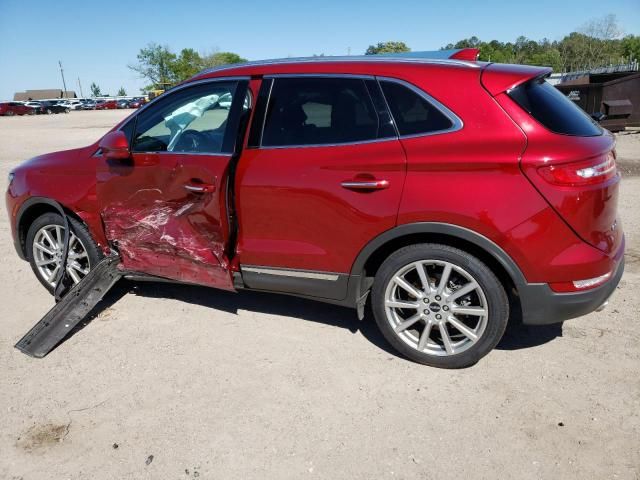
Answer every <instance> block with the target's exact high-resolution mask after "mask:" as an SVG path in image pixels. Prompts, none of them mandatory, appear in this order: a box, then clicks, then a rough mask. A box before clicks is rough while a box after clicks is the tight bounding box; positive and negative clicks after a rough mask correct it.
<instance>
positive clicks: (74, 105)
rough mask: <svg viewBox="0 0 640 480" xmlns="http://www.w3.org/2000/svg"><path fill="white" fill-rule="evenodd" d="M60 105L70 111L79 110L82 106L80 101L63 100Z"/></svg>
mask: <svg viewBox="0 0 640 480" xmlns="http://www.w3.org/2000/svg"><path fill="white" fill-rule="evenodd" d="M58 105H62V106H63V107H66V108H68V109H69V110H78V109H79V108H80V105H81V104H80V101H79V100H62V101H59V102H58Z"/></svg>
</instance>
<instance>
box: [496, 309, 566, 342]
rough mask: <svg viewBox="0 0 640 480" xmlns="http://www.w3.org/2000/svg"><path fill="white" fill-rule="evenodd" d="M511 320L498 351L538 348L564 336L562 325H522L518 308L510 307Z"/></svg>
mask: <svg viewBox="0 0 640 480" xmlns="http://www.w3.org/2000/svg"><path fill="white" fill-rule="evenodd" d="M510 308H511V319H510V320H509V323H508V325H507V329H506V330H505V332H504V335H503V336H502V339H501V340H500V343H498V345H496V349H498V350H521V349H525V348H532V347H537V346H540V345H544V344H545V343H548V342H550V341H552V340H553V339H554V338H557V337H561V336H562V323H552V324H549V325H534V326H532V325H525V324H523V323H522V312H521V310H520V308H519V307H518V306H515V305H513V303H512V304H511V305H510Z"/></svg>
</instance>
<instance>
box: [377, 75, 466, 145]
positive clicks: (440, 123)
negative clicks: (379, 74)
mask: <svg viewBox="0 0 640 480" xmlns="http://www.w3.org/2000/svg"><path fill="white" fill-rule="evenodd" d="M380 85H381V86H382V91H383V92H384V96H385V98H386V99H387V103H388V104H389V109H390V110H391V114H392V115H393V119H394V120H395V122H396V126H397V128H398V133H400V135H420V134H428V133H434V132H439V131H443V130H449V129H451V128H453V126H454V123H453V121H452V120H451V118H449V117H448V116H447V115H445V114H444V113H443V112H442V111H441V110H439V109H438V108H436V107H435V106H434V105H432V104H431V103H430V102H429V101H428V100H427V99H426V98H425V97H424V96H422V95H420V94H419V93H418V92H416V91H414V90H413V89H411V88H409V87H408V86H406V85H403V84H401V83H398V82H392V81H384V80H383V81H381V82H380Z"/></svg>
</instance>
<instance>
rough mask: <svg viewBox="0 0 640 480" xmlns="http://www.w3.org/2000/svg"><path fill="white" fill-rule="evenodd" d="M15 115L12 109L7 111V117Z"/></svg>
mask: <svg viewBox="0 0 640 480" xmlns="http://www.w3.org/2000/svg"><path fill="white" fill-rule="evenodd" d="M14 115H15V113H14V112H12V111H11V110H9V111H8V112H7V113H5V116H7V117H13V116H14Z"/></svg>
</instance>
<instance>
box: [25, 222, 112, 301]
mask: <svg viewBox="0 0 640 480" xmlns="http://www.w3.org/2000/svg"><path fill="white" fill-rule="evenodd" d="M69 225H70V226H71V237H70V238H69V253H68V256H67V274H68V275H69V277H70V278H71V279H72V280H73V283H74V285H75V284H76V283H78V282H80V280H82V278H84V277H85V275H87V273H89V270H91V268H93V266H94V265H96V264H97V263H98V262H99V261H100V259H101V258H102V257H103V255H102V252H101V250H100V248H99V247H98V246H97V245H96V243H95V242H94V241H93V238H92V237H91V234H90V233H89V231H88V230H87V227H85V226H84V225H83V224H82V223H80V222H78V221H76V220H75V219H73V218H71V217H69ZM64 233H65V229H64V221H63V219H62V217H61V216H60V214H58V213H45V214H44V215H41V216H40V217H38V218H36V219H35V220H34V222H33V223H32V224H31V226H30V227H29V231H28V232H27V243H26V253H27V258H28V259H29V263H30V264H31V269H32V270H33V273H35V275H36V277H37V278H38V280H39V281H40V283H41V284H42V285H43V286H44V287H45V288H46V289H47V290H49V292H51V293H53V291H54V289H55V286H56V283H55V279H56V276H57V274H58V272H59V270H60V267H61V265H62V261H61V260H62V248H63V246H64Z"/></svg>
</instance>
